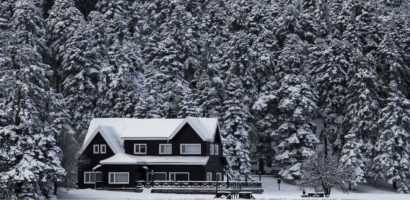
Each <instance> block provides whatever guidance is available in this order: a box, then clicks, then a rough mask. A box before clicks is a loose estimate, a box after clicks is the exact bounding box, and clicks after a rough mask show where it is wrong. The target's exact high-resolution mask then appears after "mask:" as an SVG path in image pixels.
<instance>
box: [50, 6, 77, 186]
mask: <svg viewBox="0 0 410 200" xmlns="http://www.w3.org/2000/svg"><path fill="white" fill-rule="evenodd" d="M45 22H46V39H47V44H48V52H47V62H48V63H49V64H50V65H51V69H52V70H53V75H52V79H51V83H52V86H53V88H54V89H55V91H56V92H61V90H62V85H63V80H62V73H63V70H62V65H61V63H62V60H63V57H64V53H65V52H66V48H67V43H68V40H69V39H70V38H71V37H73V35H74V33H75V31H77V28H78V27H79V26H81V25H82V24H84V23H85V21H84V19H83V16H82V14H81V12H80V11H79V10H78V9H77V8H76V7H75V5H74V2H73V1H64V0H57V1H55V2H54V5H53V7H52V8H51V10H50V11H49V16H48V18H47V19H46V20H45ZM53 98H54V99H53V102H54V108H53V110H54V112H52V113H51V114H52V118H53V119H54V120H53V123H52V127H53V128H54V129H55V130H56V131H57V132H58V140H57V144H58V146H59V147H60V148H61V150H62V153H63V160H62V165H63V167H64V169H65V170H66V172H67V176H66V177H65V180H64V182H63V185H64V186H65V187H73V186H75V184H76V182H77V178H76V177H77V175H76V174H77V159H76V154H77V150H78V149H79V143H78V141H77V140H76V138H75V131H74V129H73V127H71V123H70V115H69V114H68V111H67V109H66V108H65V106H64V105H65V104H64V97H63V95H61V94H56V95H55V96H54V97H53Z"/></svg>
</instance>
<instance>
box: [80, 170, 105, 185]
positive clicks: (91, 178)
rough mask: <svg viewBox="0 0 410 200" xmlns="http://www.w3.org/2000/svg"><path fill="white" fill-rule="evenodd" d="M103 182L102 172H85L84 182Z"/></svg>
mask: <svg viewBox="0 0 410 200" xmlns="http://www.w3.org/2000/svg"><path fill="white" fill-rule="evenodd" d="M96 182H102V173H101V172H84V184H94V183H96Z"/></svg>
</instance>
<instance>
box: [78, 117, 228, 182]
mask: <svg viewBox="0 0 410 200" xmlns="http://www.w3.org/2000/svg"><path fill="white" fill-rule="evenodd" d="M226 164H227V161H226V159H225V158H224V157H223V156H222V143H221V137H220V133H219V126H218V120H217V119H216V118H194V117H187V118H185V119H133V118H96V119H93V120H92V121H91V123H90V127H89V129H88V132H87V135H86V138H85V140H84V144H83V146H82V148H81V149H80V157H79V160H78V187H79V188H88V187H134V186H136V185H137V183H140V182H144V181H148V182H150V181H152V180H154V181H222V180H223V179H224V174H223V169H224V167H225V165H226Z"/></svg>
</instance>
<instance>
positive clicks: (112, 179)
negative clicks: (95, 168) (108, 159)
mask: <svg viewBox="0 0 410 200" xmlns="http://www.w3.org/2000/svg"><path fill="white" fill-rule="evenodd" d="M129 178H130V174H129V173H128V172H110V173H108V183H109V184H128V183H129Z"/></svg>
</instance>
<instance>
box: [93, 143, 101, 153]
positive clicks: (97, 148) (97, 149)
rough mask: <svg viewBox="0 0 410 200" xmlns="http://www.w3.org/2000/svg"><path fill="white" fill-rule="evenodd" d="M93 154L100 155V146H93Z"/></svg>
mask: <svg viewBox="0 0 410 200" xmlns="http://www.w3.org/2000/svg"><path fill="white" fill-rule="evenodd" d="M93 153H94V154H99V153H100V145H98V144H94V145H93Z"/></svg>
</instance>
